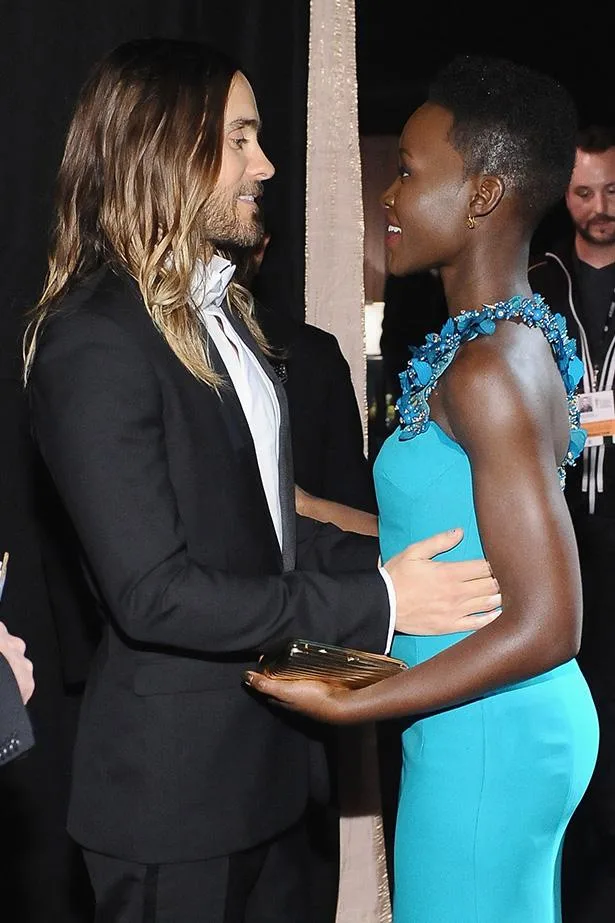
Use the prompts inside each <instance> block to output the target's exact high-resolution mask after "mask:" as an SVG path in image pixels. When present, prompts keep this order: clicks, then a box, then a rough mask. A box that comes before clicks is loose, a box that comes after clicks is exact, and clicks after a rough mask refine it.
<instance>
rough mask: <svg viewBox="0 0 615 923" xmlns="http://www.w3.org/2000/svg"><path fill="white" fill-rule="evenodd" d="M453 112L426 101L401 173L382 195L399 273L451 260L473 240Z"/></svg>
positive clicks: (402, 145)
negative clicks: (453, 132) (453, 141)
mask: <svg viewBox="0 0 615 923" xmlns="http://www.w3.org/2000/svg"><path fill="white" fill-rule="evenodd" d="M451 127H452V115H451V113H450V112H449V111H448V110H447V109H444V108H443V107H442V106H439V105H436V104H434V103H424V104H423V105H422V106H421V107H420V108H419V109H417V110H416V112H414V113H413V114H412V115H411V116H410V118H409V119H408V121H407V122H406V125H405V127H404V130H403V132H402V135H401V138H400V142H399V175H398V177H397V179H396V180H395V182H394V183H393V184H392V185H391V186H390V187H389V188H388V189H387V191H386V192H385V193H384V195H383V196H382V199H381V201H382V204H383V205H384V207H385V208H386V211H387V216H388V228H387V234H386V249H387V265H388V269H389V271H390V272H391V273H392V274H393V275H396V276H403V275H407V274H409V273H411V272H417V271H421V270H425V269H432V268H440V267H441V266H443V265H447V264H449V263H450V262H451V261H452V260H453V259H454V258H455V256H456V254H457V253H458V252H459V249H460V247H462V246H463V244H464V243H465V242H466V241H467V235H468V229H467V224H466V222H467V218H468V212H469V205H470V200H471V191H470V180H469V178H468V177H466V176H464V165H463V160H462V158H461V155H460V154H459V153H458V151H456V150H455V148H454V147H453V146H452V144H451V142H450V141H449V134H450V130H451Z"/></svg>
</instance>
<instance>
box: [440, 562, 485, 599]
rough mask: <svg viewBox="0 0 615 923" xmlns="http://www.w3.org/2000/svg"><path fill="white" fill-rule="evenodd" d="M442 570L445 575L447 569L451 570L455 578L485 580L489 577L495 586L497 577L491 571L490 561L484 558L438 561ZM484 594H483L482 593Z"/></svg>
mask: <svg viewBox="0 0 615 923" xmlns="http://www.w3.org/2000/svg"><path fill="white" fill-rule="evenodd" d="M436 563H437V564H438V565H439V567H440V568H441V570H442V572H443V573H442V576H443V577H445V576H446V574H445V573H444V572H445V571H449V570H450V572H451V576H452V577H453V578H454V579H455V580H484V579H485V578H489V579H490V580H492V581H493V585H494V586H495V585H496V583H495V577H494V576H493V574H492V573H491V567H490V566H489V561H485V560H484V558H477V559H476V560H474V561H436ZM481 595H482V594H481Z"/></svg>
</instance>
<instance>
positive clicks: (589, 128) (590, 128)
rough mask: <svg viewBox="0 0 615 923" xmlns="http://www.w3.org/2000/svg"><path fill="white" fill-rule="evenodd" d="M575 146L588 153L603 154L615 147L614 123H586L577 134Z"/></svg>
mask: <svg viewBox="0 0 615 923" xmlns="http://www.w3.org/2000/svg"><path fill="white" fill-rule="evenodd" d="M577 147H579V148H581V150H582V151H586V152H587V153H588V154H604V152H605V151H608V150H609V148H611V147H615V125H586V126H585V127H584V128H581V129H580V130H579V132H578V134H577Z"/></svg>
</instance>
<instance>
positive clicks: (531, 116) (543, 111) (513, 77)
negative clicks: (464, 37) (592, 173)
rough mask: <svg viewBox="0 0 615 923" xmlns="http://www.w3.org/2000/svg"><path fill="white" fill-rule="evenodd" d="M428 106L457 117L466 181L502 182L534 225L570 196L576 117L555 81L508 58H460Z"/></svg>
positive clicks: (455, 132)
mask: <svg viewBox="0 0 615 923" xmlns="http://www.w3.org/2000/svg"><path fill="white" fill-rule="evenodd" d="M428 98H429V100H430V102H432V103H436V104H437V105H440V106H443V107H444V108H445V109H448V110H449V112H451V114H452V116H453V128H452V132H451V137H450V141H451V143H452V144H453V146H454V147H455V149H456V150H457V151H458V152H459V153H460V154H461V156H462V158H463V160H464V164H465V168H466V173H467V174H470V173H490V174H492V175H495V176H499V177H501V178H502V180H503V181H504V183H505V184H506V185H507V186H508V188H509V189H513V190H515V192H516V193H517V194H518V196H519V204H520V208H521V210H522V214H525V217H526V219H527V220H528V223H529V224H533V225H534V226H535V225H536V224H537V223H538V222H539V221H540V219H541V218H542V217H543V215H544V214H545V212H547V211H548V210H549V209H550V208H551V207H552V206H553V205H555V204H556V203H557V202H558V201H559V199H561V197H562V196H563V195H564V193H565V191H566V187H567V186H568V182H569V180H570V175H571V173H572V168H573V166H574V158H575V150H576V133H577V129H578V115H577V110H576V106H575V104H574V101H573V99H572V96H571V95H570V94H569V92H568V91H567V90H566V89H565V88H564V87H563V86H562V85H561V84H559V83H558V82H557V81H556V80H555V79H554V78H553V77H550V76H547V75H546V74H544V73H540V72H538V71H534V70H531V69H530V68H528V67H526V66H524V65H521V64H517V63H514V62H513V61H509V60H506V59H505V58H493V57H487V56H482V55H459V56H457V57H455V58H454V59H453V60H452V61H451V62H450V63H449V64H448V65H446V66H445V67H444V68H443V69H442V70H441V71H440V72H439V73H438V74H437V75H436V76H435V78H434V80H433V81H432V82H431V84H430V87H429V93H428Z"/></svg>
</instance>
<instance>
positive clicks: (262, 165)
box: [250, 144, 275, 182]
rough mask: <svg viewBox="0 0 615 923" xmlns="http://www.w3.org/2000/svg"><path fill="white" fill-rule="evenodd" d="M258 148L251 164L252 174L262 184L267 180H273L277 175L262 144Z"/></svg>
mask: <svg viewBox="0 0 615 923" xmlns="http://www.w3.org/2000/svg"><path fill="white" fill-rule="evenodd" d="M256 148H257V149H256V151H255V152H254V159H253V161H252V163H251V164H250V173H251V174H252V176H253V177H254V178H255V179H259V180H261V182H262V181H264V180H266V179H271V177H272V176H273V174H274V173H275V167H274V165H273V164H272V163H271V161H270V160H269V158H268V157H267V155H266V154H265V152H264V150H263V149H262V147H261V146H260V144H257V145H256Z"/></svg>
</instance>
